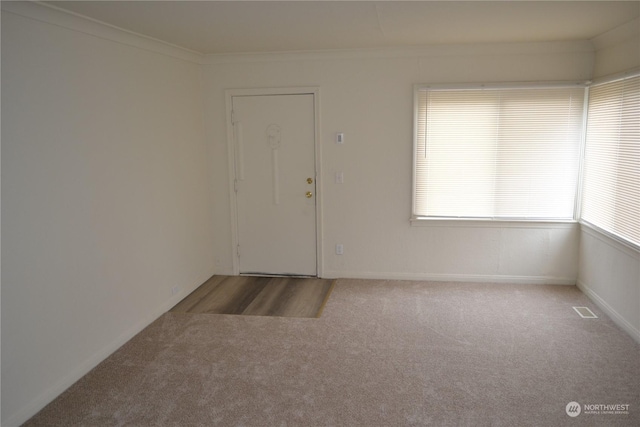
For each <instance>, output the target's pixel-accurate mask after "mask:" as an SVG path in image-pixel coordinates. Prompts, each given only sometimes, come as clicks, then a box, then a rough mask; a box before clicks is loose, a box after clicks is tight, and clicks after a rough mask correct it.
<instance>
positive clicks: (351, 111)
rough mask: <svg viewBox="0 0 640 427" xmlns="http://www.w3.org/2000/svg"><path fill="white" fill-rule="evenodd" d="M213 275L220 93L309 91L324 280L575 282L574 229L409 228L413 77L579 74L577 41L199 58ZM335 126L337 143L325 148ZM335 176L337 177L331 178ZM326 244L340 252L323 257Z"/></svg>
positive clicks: (225, 187)
mask: <svg viewBox="0 0 640 427" xmlns="http://www.w3.org/2000/svg"><path fill="white" fill-rule="evenodd" d="M206 62H207V63H208V64H207V65H205V68H204V82H205V93H206V102H207V103H206V105H207V112H206V118H207V122H208V124H209V129H208V138H209V143H210V144H211V146H212V150H211V151H212V154H211V162H212V164H213V169H214V175H215V176H214V179H213V188H214V198H215V199H216V200H217V201H219V202H220V203H218V204H216V206H215V208H214V209H215V218H216V222H215V235H216V236H217V237H218V239H217V240H216V242H215V256H216V263H217V264H216V270H217V271H218V272H221V273H231V272H232V250H231V230H230V225H231V220H230V213H229V200H230V197H229V182H228V165H227V139H226V123H225V120H226V119H225V98H224V90H225V89H230V88H261V87H287V86H319V87H320V116H321V123H320V132H321V140H320V141H319V144H320V145H321V151H322V170H321V174H322V178H324V183H323V187H322V191H323V200H324V202H323V206H322V208H323V215H322V218H321V221H323V223H322V228H323V230H324V235H323V236H322V239H323V242H324V248H325V249H324V254H323V258H324V265H323V268H322V274H323V275H324V276H325V277H375V278H411V279H417V278H425V279H443V280H485V281H486V280H491V281H509V282H513V281H516V282H533V283H567V284H574V283H575V280H576V276H577V265H578V260H577V256H578V227H577V225H576V224H572V225H559V226H553V225H550V226H546V225H541V226H539V227H531V228H527V227H529V226H515V227H501V226H497V227H496V226H493V227H437V226H434V227H411V226H410V223H409V217H410V213H411V212H410V210H411V176H412V166H411V165H412V143H413V142H412V126H413V124H412V122H413V84H415V83H453V82H503V81H538V80H544V81H547V80H551V81H558V80H574V81H575V80H586V79H589V78H590V77H591V72H592V69H593V49H592V47H591V44H590V43H588V42H585V43H549V44H518V45H489V46H486V45H478V46H448V47H437V48H436V47H433V48H425V49H407V50H401V51H399V50H383V51H360V52H341V53H316V54H313V53H309V54H280V55H275V54H274V55H228V56H209V57H207V59H206ZM336 132H344V133H345V139H346V144H345V145H343V146H342V145H336V144H335V143H334V142H333V141H334V137H335V133H336ZM336 171H344V184H342V185H340V184H334V183H333V176H334V173H335V172H336ZM336 243H342V244H344V255H342V256H338V255H335V254H334V247H335V244H336Z"/></svg>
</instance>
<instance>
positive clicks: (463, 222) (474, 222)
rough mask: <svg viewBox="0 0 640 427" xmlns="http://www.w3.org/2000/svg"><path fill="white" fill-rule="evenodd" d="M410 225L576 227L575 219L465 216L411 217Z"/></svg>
mask: <svg viewBox="0 0 640 427" xmlns="http://www.w3.org/2000/svg"><path fill="white" fill-rule="evenodd" d="M409 222H410V223H411V226H412V227H452V228H458V227H472V228H547V229H548V228H577V227H578V222H577V221H575V220H548V221H545V220H496V219H465V218H460V219H457V218H442V219H441V218H426V217H412V218H410V220H409Z"/></svg>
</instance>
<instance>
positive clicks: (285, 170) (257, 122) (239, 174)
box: [232, 94, 317, 276]
mask: <svg viewBox="0 0 640 427" xmlns="http://www.w3.org/2000/svg"><path fill="white" fill-rule="evenodd" d="M232 108H233V113H232V121H233V129H234V143H235V159H236V164H235V173H236V175H235V178H236V183H235V184H236V203H237V215H238V243H239V245H238V255H239V267H240V269H239V270H240V274H269V275H301V276H316V275H317V266H316V171H315V164H316V163H315V113H314V95H313V94H295V95H260V96H256V95H254V96H233V97H232Z"/></svg>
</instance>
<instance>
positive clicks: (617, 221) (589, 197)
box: [581, 76, 640, 247]
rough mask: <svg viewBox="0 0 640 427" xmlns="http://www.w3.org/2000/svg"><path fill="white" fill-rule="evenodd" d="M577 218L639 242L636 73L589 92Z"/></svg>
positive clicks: (639, 90)
mask: <svg viewBox="0 0 640 427" xmlns="http://www.w3.org/2000/svg"><path fill="white" fill-rule="evenodd" d="M583 188H584V190H583V199H582V212H581V219H582V220H584V221H586V222H588V223H590V224H592V225H595V226H596V227H599V228H601V229H603V230H605V231H607V232H610V233H613V234H614V235H616V236H618V237H621V238H623V239H625V240H626V241H629V242H631V243H633V244H634V245H636V246H638V247H640V76H635V77H631V78H628V79H625V80H619V81H614V82H610V83H604V84H600V85H594V86H593V87H592V88H591V89H590V91H589V108H588V119H587V137H586V146H585V160H584V187H583Z"/></svg>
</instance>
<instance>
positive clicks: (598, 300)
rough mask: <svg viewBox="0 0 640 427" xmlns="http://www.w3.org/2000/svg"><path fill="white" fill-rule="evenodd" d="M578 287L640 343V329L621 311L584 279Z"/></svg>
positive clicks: (578, 283)
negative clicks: (590, 286)
mask: <svg viewBox="0 0 640 427" xmlns="http://www.w3.org/2000/svg"><path fill="white" fill-rule="evenodd" d="M577 286H578V289H580V290H581V291H582V293H584V294H585V295H586V296H587V297H588V298H589V299H590V300H591V301H593V302H594V304H595V305H597V306H598V307H599V308H600V309H601V310H602V311H604V312H605V313H607V316H609V317H610V318H611V320H613V322H614V323H615V324H616V325H618V326H619V327H620V328H622V329H623V330H624V331H625V332H626V333H628V334H629V335H631V338H633V339H634V340H635V341H636V342H637V343H638V344H640V330H638V329H636V327H634V326H633V325H632V324H631V323H629V322H628V321H627V319H625V318H624V316H622V315H621V314H620V313H618V312H617V311H616V310H615V309H614V308H613V307H611V306H610V305H609V304H608V303H607V302H606V301H605V300H604V299H602V297H600V295H598V294H597V293H595V292H594V291H593V290H592V289H591V288H589V286H587V284H586V283H584V282H583V281H582V280H578V282H577Z"/></svg>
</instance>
